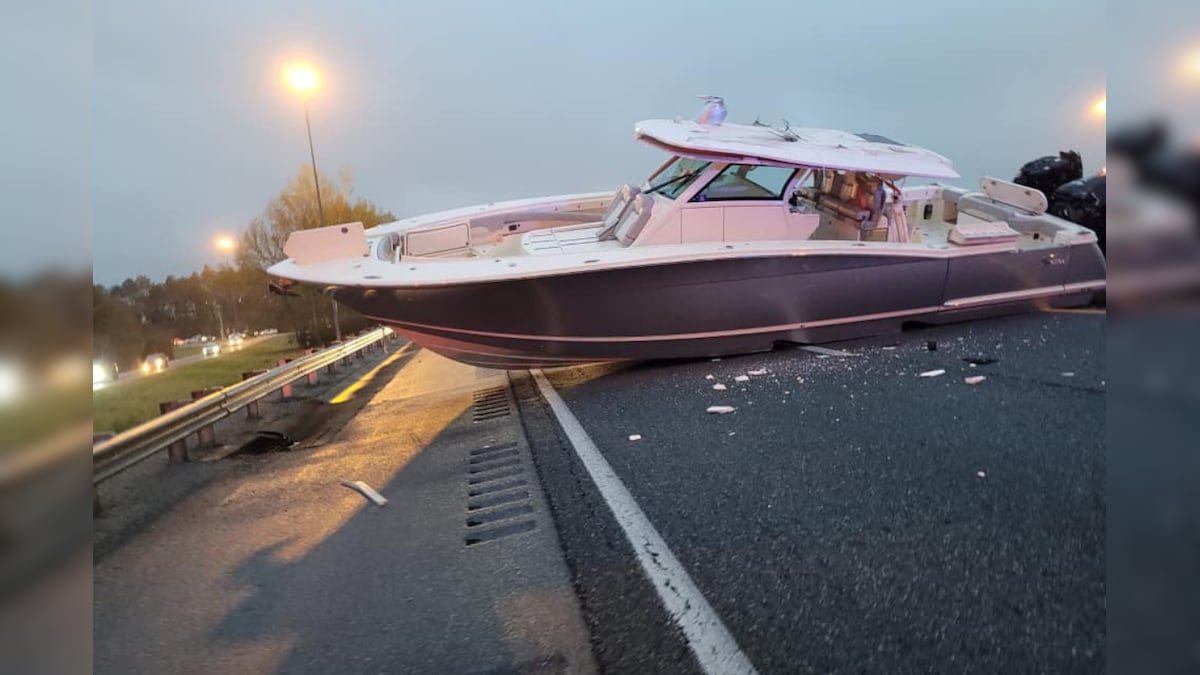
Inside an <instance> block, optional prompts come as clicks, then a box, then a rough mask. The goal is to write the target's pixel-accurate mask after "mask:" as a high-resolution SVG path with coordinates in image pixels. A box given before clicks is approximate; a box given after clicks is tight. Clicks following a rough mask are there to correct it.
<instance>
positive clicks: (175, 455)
mask: <svg viewBox="0 0 1200 675" xmlns="http://www.w3.org/2000/svg"><path fill="white" fill-rule="evenodd" d="M188 403H190V401H163V402H162V403H159V404H158V411H159V412H160V413H162V414H164V415H165V414H167V413H169V412H171V411H172V410H175V409H176V408H182V407H183V406H185V405H187V404H188ZM167 461H168V462H170V463H172V464H179V463H182V462H186V461H188V447H187V439H181V440H178V441H175V442H174V443H172V444H170V445H168V446H167Z"/></svg>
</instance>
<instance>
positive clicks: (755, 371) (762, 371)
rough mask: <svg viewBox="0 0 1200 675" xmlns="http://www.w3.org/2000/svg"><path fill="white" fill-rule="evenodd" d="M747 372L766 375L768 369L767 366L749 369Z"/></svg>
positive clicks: (748, 373)
mask: <svg viewBox="0 0 1200 675" xmlns="http://www.w3.org/2000/svg"><path fill="white" fill-rule="evenodd" d="M746 374H747V375H766V374H767V369H766V368H759V369H758V370H747V371H746Z"/></svg>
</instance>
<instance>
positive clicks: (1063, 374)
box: [1062, 371, 1075, 377]
mask: <svg viewBox="0 0 1200 675" xmlns="http://www.w3.org/2000/svg"><path fill="white" fill-rule="evenodd" d="M1062 376H1063V377H1075V373H1072V372H1071V371H1067V372H1065V373H1062Z"/></svg>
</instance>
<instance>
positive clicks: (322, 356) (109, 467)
mask: <svg viewBox="0 0 1200 675" xmlns="http://www.w3.org/2000/svg"><path fill="white" fill-rule="evenodd" d="M389 335H391V330H389V329H387V328H377V329H375V330H373V331H371V332H369V333H367V334H365V335H361V336H359V337H356V338H354V339H353V340H349V341H347V342H343V343H342V344H339V345H334V346H333V347H329V348H328V349H323V350H321V351H319V352H316V353H315V354H309V355H307V356H303V357H300V358H298V359H296V360H294V361H292V362H290V363H287V364H284V365H282V366H279V367H278V368H275V369H273V370H269V371H267V372H265V373H263V374H262V375H259V376H258V377H254V378H251V379H249V380H246V381H244V382H239V383H238V384H235V385H233V386H231V387H227V388H225V389H222V390H221V391H219V392H216V393H213V394H210V395H208V396H205V397H204V398H201V399H199V400H197V401H195V402H193V403H190V404H188V405H186V406H183V407H181V408H177V409H175V410H172V411H171V412H168V413H166V414H164V415H161V416H159V417H156V418H154V419H152V420H150V421H149V422H146V423H144V424H140V425H138V426H136V427H133V428H132V429H127V430H125V431H122V432H121V433H119V434H117V435H116V436H113V437H112V438H110V439H108V440H106V441H103V442H101V443H99V444H97V445H96V446H94V447H93V448H92V484H93V485H98V484H99V483H101V482H103V481H105V480H108V479H109V478H112V477H113V476H115V475H117V474H118V473H121V472H122V471H124V470H125V469H128V468H129V467H131V466H133V465H134V464H137V463H138V462H141V461H142V460H145V459H147V458H149V457H151V456H153V455H155V454H157V453H158V452H161V451H162V450H164V449H165V448H166V447H167V446H169V445H170V444H171V443H174V442H176V441H181V440H184V439H186V438H187V437H188V436H190V435H192V434H194V433H196V432H198V431H199V430H200V429H202V428H204V427H206V426H208V425H210V424H213V423H214V422H216V421H217V420H220V419H223V418H225V417H228V416H229V415H231V414H233V413H235V412H237V411H238V410H240V409H242V408H243V407H245V406H246V405H248V404H250V403H253V402H254V401H257V400H258V399H260V398H262V397H264V396H266V395H267V394H270V393H271V392H273V391H275V390H277V389H280V388H282V387H283V386H284V385H286V384H290V383H292V382H294V381H296V380H298V379H300V378H302V377H304V376H306V375H308V374H309V373H312V372H316V371H318V370H320V369H321V368H324V367H325V366H328V365H330V364H333V363H337V362H338V361H340V360H342V359H344V358H346V357H347V356H350V355H352V354H354V353H355V352H357V351H359V350H361V349H363V348H364V347H368V346H370V345H373V344H375V343H376V342H379V341H381V340H384V339H385V338H387V336H389Z"/></svg>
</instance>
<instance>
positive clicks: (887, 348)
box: [880, 345, 896, 352]
mask: <svg viewBox="0 0 1200 675" xmlns="http://www.w3.org/2000/svg"><path fill="white" fill-rule="evenodd" d="M880 349H882V350H883V351H885V352H891V351H895V350H896V345H885V346H883V347H880Z"/></svg>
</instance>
